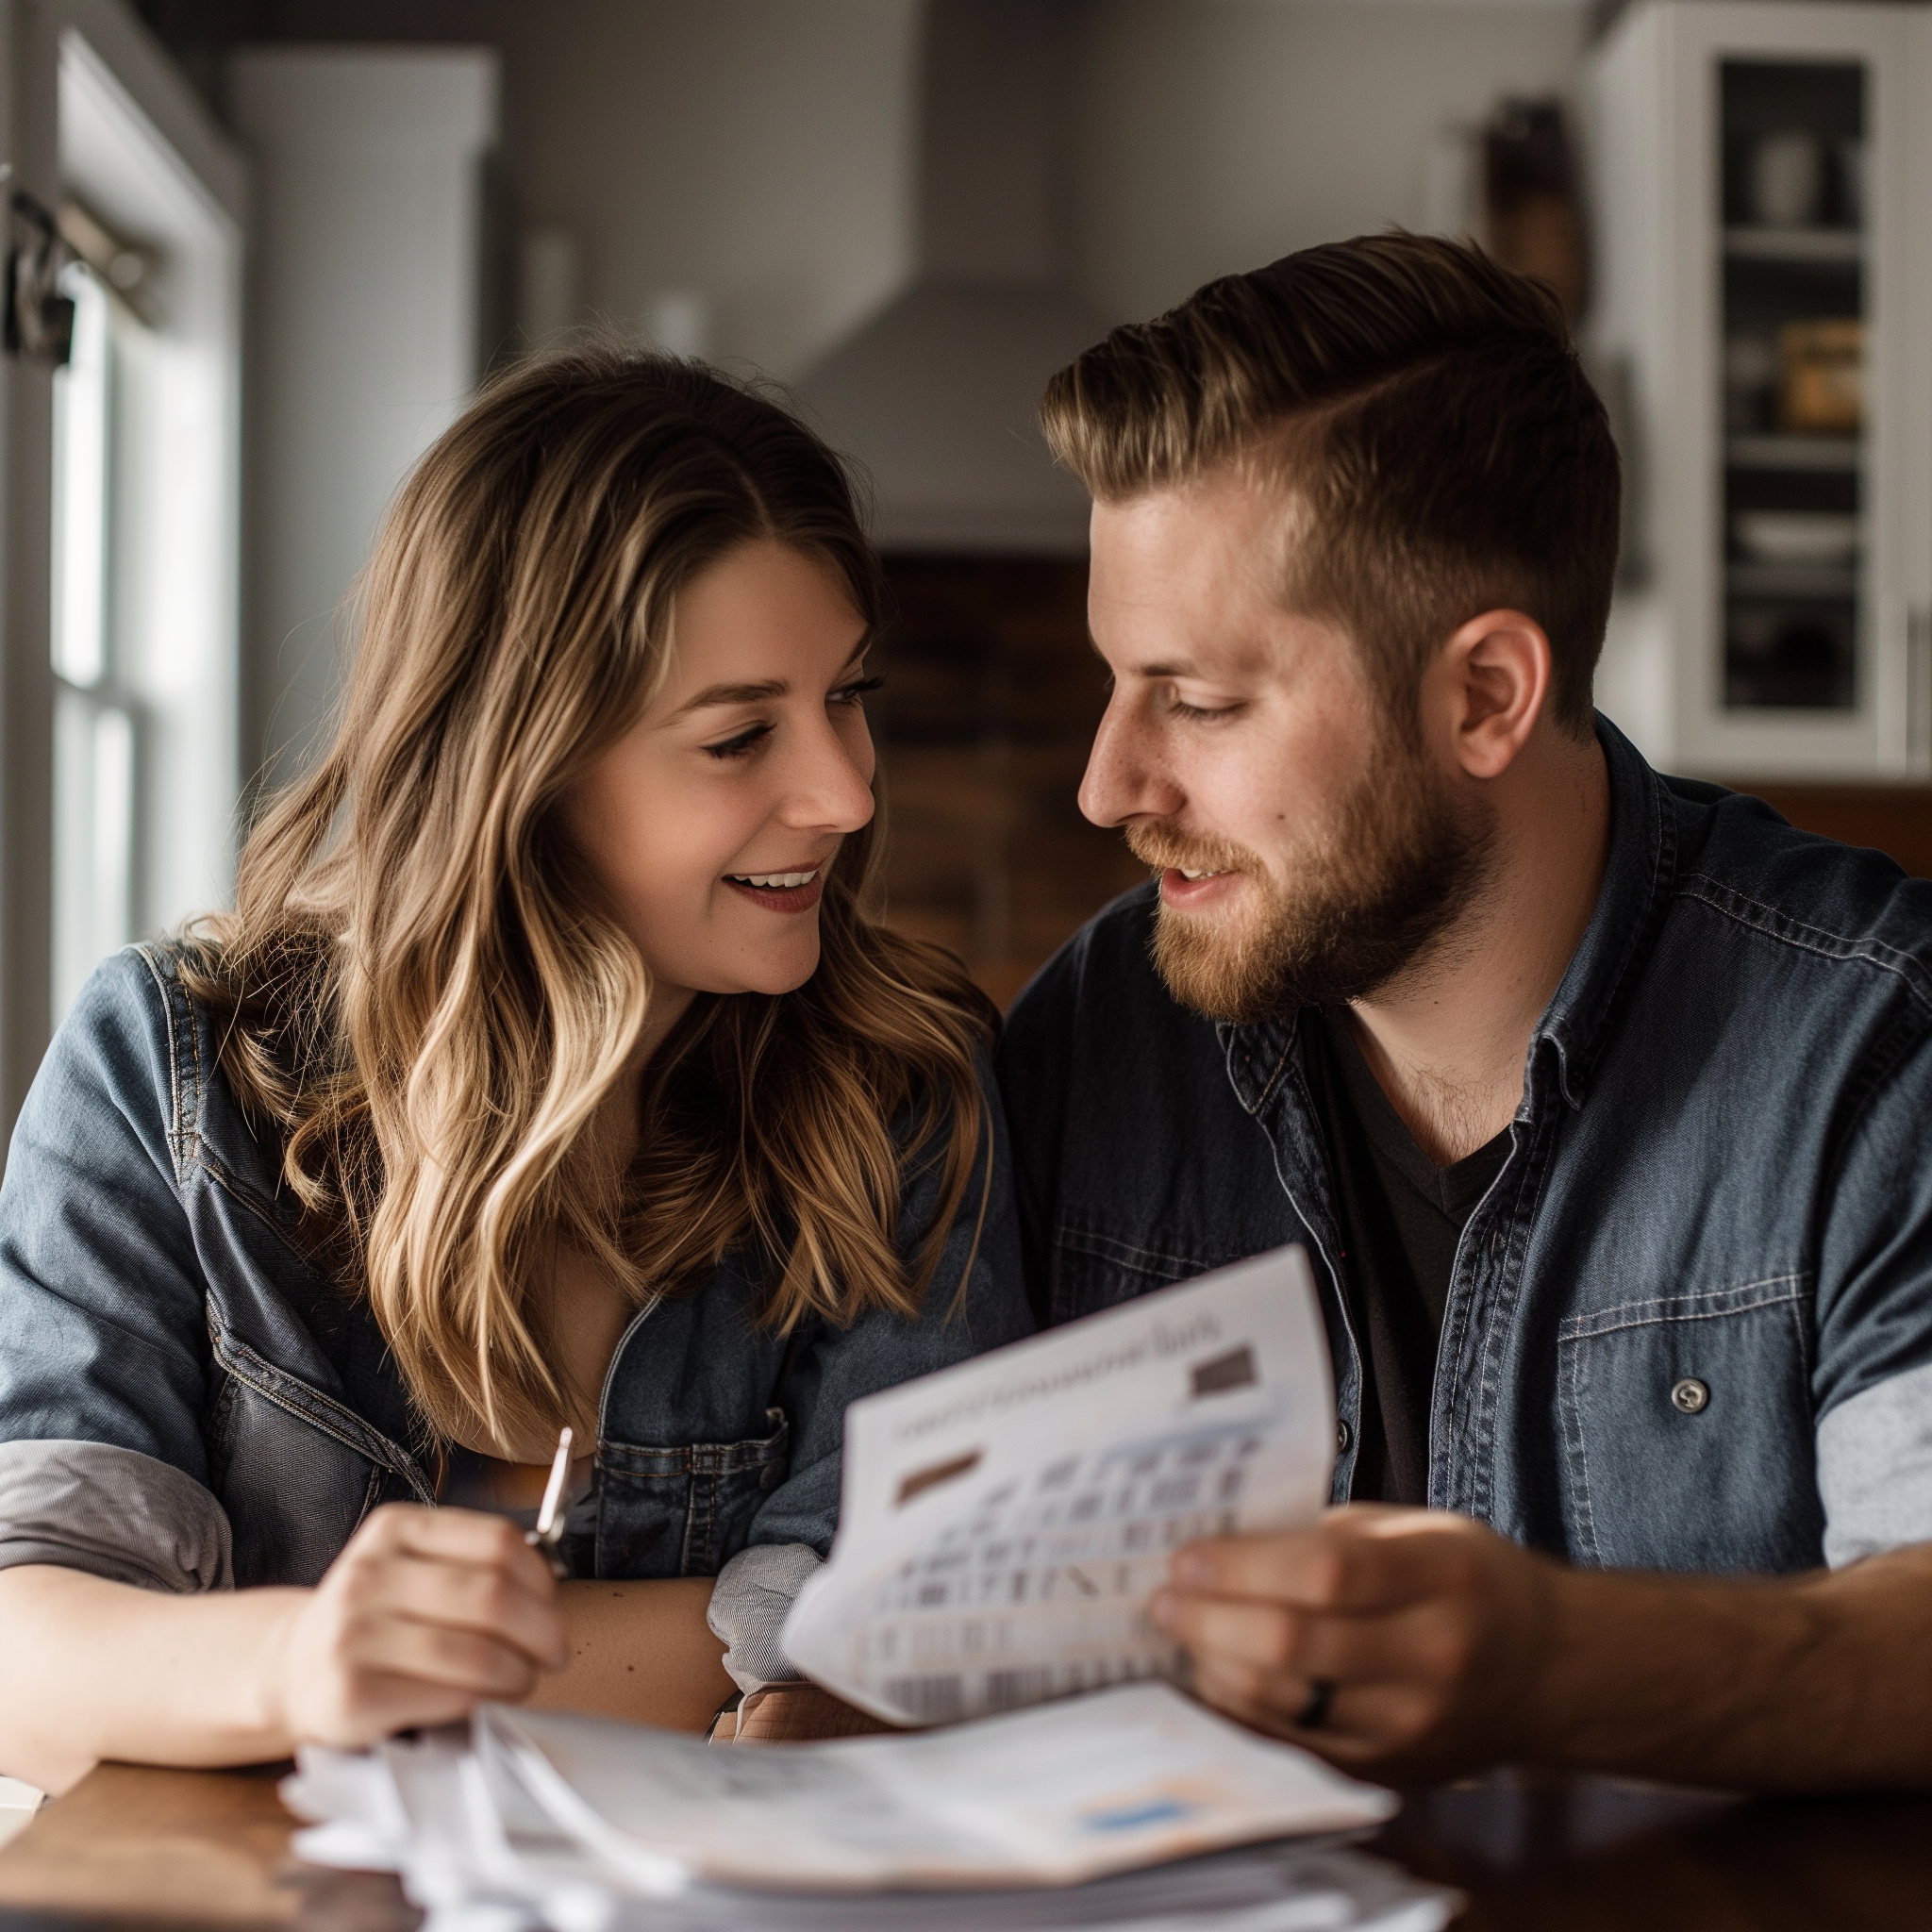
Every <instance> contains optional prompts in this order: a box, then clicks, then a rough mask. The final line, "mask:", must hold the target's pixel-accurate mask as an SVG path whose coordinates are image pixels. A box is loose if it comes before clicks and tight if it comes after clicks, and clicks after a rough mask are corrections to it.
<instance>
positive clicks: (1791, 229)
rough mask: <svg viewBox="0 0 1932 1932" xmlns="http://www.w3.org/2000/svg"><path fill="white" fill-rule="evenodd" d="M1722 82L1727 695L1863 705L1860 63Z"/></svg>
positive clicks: (1775, 705) (1747, 66) (1731, 699)
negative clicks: (1860, 654) (1860, 650)
mask: <svg viewBox="0 0 1932 1932" xmlns="http://www.w3.org/2000/svg"><path fill="white" fill-rule="evenodd" d="M1719 74H1720V81H1719V128H1718V138H1719V142H1720V155H1719V192H1720V193H1721V195H1722V198H1723V225H1722V229H1721V234H1722V243H1721V246H1722V251H1723V270H1722V275H1723V296H1722V317H1721V323H1722V328H1723V352H1722V359H1721V364H1720V366H1721V368H1722V370H1723V383H1724V485H1723V488H1724V659H1723V698H1722V702H1723V704H1724V707H1725V708H1726V709H1728V710H1731V711H1734V712H1735V711H1741V712H1751V711H1757V710H1774V711H1776V710H1785V711H1792V710H1797V711H1806V710H1810V711H1856V710H1857V705H1858V696H1859V692H1858V637H1859V630H1860V625H1859V608H1858V606H1859V584H1858V562H1859V559H1860V558H1861V557H1862V556H1863V555H1864V553H1865V551H1866V549H1867V547H1868V546H1867V544H1866V541H1865V536H1864V517H1863V502H1862V495H1863V492H1862V491H1861V487H1860V477H1861V471H1862V469H1863V465H1862V462H1861V460H1860V456H1861V445H1862V436H1863V430H1864V390H1865V381H1864V374H1865V260H1864V258H1865V207H1866V199H1867V195H1866V175H1867V153H1868V150H1867V147H1866V139H1865V130H1866V115H1865V93H1866V86H1865V69H1864V67H1863V65H1862V64H1859V63H1856V62H1852V61H1797V60H1767V59H1728V60H1725V61H1724V62H1723V63H1722V64H1721V67H1720V70H1719Z"/></svg>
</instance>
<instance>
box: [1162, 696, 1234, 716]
mask: <svg viewBox="0 0 1932 1932" xmlns="http://www.w3.org/2000/svg"><path fill="white" fill-rule="evenodd" d="M1171 709H1172V710H1173V712H1174V716H1175V717H1176V718H1232V717H1233V716H1234V714H1235V713H1236V712H1237V711H1239V710H1240V709H1241V706H1240V705H1238V704H1235V705H1190V704H1186V703H1184V702H1183V701H1182V700H1181V699H1179V698H1175V699H1174V702H1173V704H1172V706H1171Z"/></svg>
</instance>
